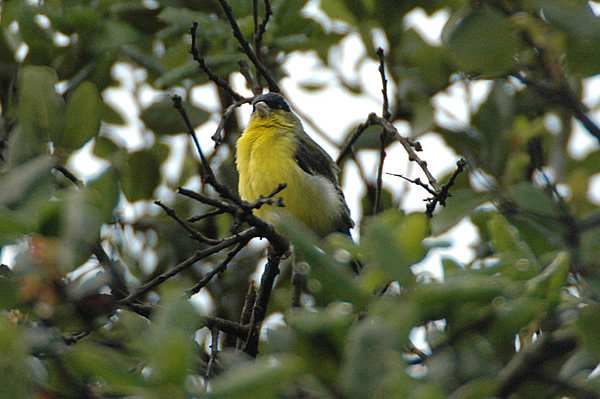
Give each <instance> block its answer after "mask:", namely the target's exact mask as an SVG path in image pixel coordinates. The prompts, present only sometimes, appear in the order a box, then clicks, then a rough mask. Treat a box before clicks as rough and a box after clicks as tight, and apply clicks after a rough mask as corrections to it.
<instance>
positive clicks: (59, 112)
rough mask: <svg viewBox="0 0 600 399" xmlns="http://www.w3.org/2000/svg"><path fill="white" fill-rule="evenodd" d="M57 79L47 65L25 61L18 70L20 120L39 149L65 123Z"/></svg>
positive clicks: (29, 137) (25, 134)
mask: <svg viewBox="0 0 600 399" xmlns="http://www.w3.org/2000/svg"><path fill="white" fill-rule="evenodd" d="M57 81H58V78H57V77H56V72H54V70H53V69H51V68H48V67H43V66H32V65H26V66H24V67H23V68H21V70H20V71H19V106H18V120H19V124H20V126H21V128H22V129H23V135H24V136H25V137H26V138H27V140H29V141H30V143H29V145H30V146H32V147H36V148H38V151H39V152H40V153H41V152H42V151H43V149H44V148H46V143H47V142H48V141H49V140H50V139H51V138H54V137H58V136H59V134H60V131H61V128H62V124H63V106H64V102H63V100H62V98H61V97H60V96H59V95H58V94H57V93H56V91H55V90H54V85H55V84H56V83H57Z"/></svg>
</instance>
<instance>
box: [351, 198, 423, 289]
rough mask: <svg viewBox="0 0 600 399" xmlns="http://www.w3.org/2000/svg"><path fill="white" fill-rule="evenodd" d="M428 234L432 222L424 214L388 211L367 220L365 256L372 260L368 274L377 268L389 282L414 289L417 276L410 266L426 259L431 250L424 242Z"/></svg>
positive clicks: (364, 243)
mask: <svg viewBox="0 0 600 399" xmlns="http://www.w3.org/2000/svg"><path fill="white" fill-rule="evenodd" d="M428 235H429V226H428V219H427V216H425V215H424V214H422V213H412V214H409V215H403V214H402V213H401V212H399V211H398V210H395V209H388V210H386V211H384V212H382V213H380V214H379V215H377V216H376V217H373V218H371V219H369V220H367V222H366V223H365V225H364V234H363V237H362V239H361V246H362V247H363V248H364V250H365V256H366V257H367V258H369V259H370V260H371V261H370V262H368V263H367V269H366V271H367V272H368V269H369V268H374V267H377V269H378V270H380V271H381V272H383V274H384V275H385V280H392V281H398V282H400V284H401V285H402V286H403V287H410V286H412V285H413V284H414V283H415V276H414V275H413V274H412V272H411V271H410V266H412V265H413V264H415V263H417V262H419V261H420V260H421V259H423V257H425V254H426V253H427V248H426V247H425V246H424V245H423V243H422V241H423V240H424V239H425V238H426V237H427V236H428ZM371 262H373V263H371Z"/></svg>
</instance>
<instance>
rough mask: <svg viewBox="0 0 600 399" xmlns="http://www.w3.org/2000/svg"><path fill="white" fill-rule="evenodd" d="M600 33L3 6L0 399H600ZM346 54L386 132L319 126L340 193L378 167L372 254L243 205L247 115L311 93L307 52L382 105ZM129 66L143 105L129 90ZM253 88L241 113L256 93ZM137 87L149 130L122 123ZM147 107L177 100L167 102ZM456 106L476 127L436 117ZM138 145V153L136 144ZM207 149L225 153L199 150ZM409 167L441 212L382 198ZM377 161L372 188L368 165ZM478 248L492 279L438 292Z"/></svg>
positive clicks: (51, 0) (490, 18) (263, 7)
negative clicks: (301, 72)
mask: <svg viewBox="0 0 600 399" xmlns="http://www.w3.org/2000/svg"><path fill="white" fill-rule="evenodd" d="M599 10H600V5H599V4H598V3H597V2H592V1H581V0H579V1H563V0H544V1H541V0H503V1H500V0H472V1H466V0H453V1H444V2H442V1H412V2H408V1H394V0H322V1H320V2H318V1H308V2H307V1H306V0H253V1H243V0H199V1H191V0H145V1H134V0H130V1H127V0H119V1H117V0H103V1H96V2H89V1H84V0H40V1H36V0H30V1H23V0H8V1H5V2H3V3H2V4H1V5H0V109H1V117H0V173H1V174H0V187H1V190H0V245H1V247H0V255H2V259H3V260H4V262H6V263H7V265H2V266H1V267H0V386H2V394H3V395H4V396H5V397H11V398H13V399H18V398H29V397H37V398H138V397H156V398H164V397H175V398H179V397H181V398H189V397H198V398H201V397H215V398H229V397H230V398H241V397H243V398H270V397H283V398H300V397H302V398H396V397H397V398H447V397H451V398H484V397H499V398H508V397H511V398H564V397H568V398H600V379H599V378H598V375H599V372H598V370H597V366H598V364H599V363H600V339H599V337H600V335H599V334H598V331H600V304H599V301H600V273H599V270H600V263H599V259H600V245H598V244H599V243H600V210H599V209H598V205H599V203H600V198H599V196H598V189H599V186H598V176H599V173H600V146H598V141H600V127H599V125H600V117H599V116H598V115H599V113H598V107H600V95H598V92H597V88H598V78H597V75H598V74H599V73H600V45H599V44H600V20H599V18H598V16H597V15H598V13H599ZM416 11H419V12H423V13H424V14H426V15H430V16H431V15H436V14H437V15H443V16H445V17H446V18H445V19H446V22H445V25H444V28H443V31H442V35H441V40H440V42H439V43H438V42H432V41H431V40H429V39H428V38H427V37H424V36H425V35H423V33H422V32H419V31H418V30H415V29H414V28H412V27H408V26H410V24H409V21H410V20H411V18H413V17H414V13H415V12H416ZM438 13H441V14H438ZM349 35H355V36H357V37H359V38H360V41H361V42H362V45H363V46H364V48H365V53H364V54H363V55H361V56H360V57H361V58H360V60H359V63H363V62H366V61H373V62H376V63H378V64H379V66H380V68H379V74H380V75H379V76H380V79H379V80H380V82H381V83H380V87H378V88H377V91H379V90H381V106H380V107H379V108H377V109H365V110H364V118H363V122H362V123H360V124H358V125H356V126H354V127H353V128H352V129H350V130H349V131H347V132H343V140H342V141H337V140H333V139H331V138H328V137H327V136H326V135H324V134H322V133H321V132H320V129H319V127H318V125H317V124H315V123H314V121H311V120H310V119H309V118H307V116H306V115H303V114H302V112H301V110H299V109H295V111H297V112H298V114H299V116H300V117H301V118H304V122H305V124H306V125H311V127H312V128H313V129H314V130H315V131H316V132H319V133H320V134H321V137H320V138H321V139H323V140H328V141H329V143H330V144H331V145H332V146H333V147H337V149H338V152H337V153H336V154H332V155H335V157H334V158H336V157H337V159H336V161H337V163H338V164H339V165H340V168H341V170H342V173H347V169H348V167H349V166H353V167H355V168H357V170H358V175H359V176H360V179H358V181H356V182H353V184H356V185H358V186H360V190H358V192H361V193H363V194H361V195H362V198H360V204H361V218H360V220H356V222H357V224H358V225H359V226H360V229H359V231H360V234H357V235H356V237H355V238H356V240H355V242H353V241H352V240H351V239H350V238H349V237H346V236H343V235H339V234H333V235H330V236H329V237H327V238H326V239H324V240H320V239H319V238H317V237H316V236H315V235H314V233H313V232H311V231H309V230H307V229H306V227H304V226H302V225H301V224H299V223H298V222H297V221H295V220H287V219H285V220H282V221H281V227H280V229H281V230H277V231H276V230H274V229H273V227H272V226H270V225H269V224H267V223H266V222H264V221H263V220H261V219H259V218H257V217H255V216H254V215H253V214H252V210H253V209H256V208H257V207H259V206H262V205H264V204H265V203H273V202H277V201H278V200H277V194H278V193H279V192H280V191H281V190H285V187H284V186H280V187H278V188H277V189H276V190H275V191H274V192H273V193H272V195H271V196H269V197H268V198H261V199H259V200H258V201H256V202H255V203H251V204H249V203H246V202H244V201H242V200H241V199H240V198H239V197H238V195H237V191H236V188H237V174H236V172H235V166H234V154H235V142H236V140H237V138H238V137H239V135H240V134H241V132H242V130H243V128H244V126H242V123H241V122H240V120H239V115H238V113H237V110H238V109H239V108H240V107H245V106H247V104H248V103H249V102H250V101H251V100H252V97H253V95H258V94H260V93H262V92H263V91H266V90H269V91H280V90H281V88H280V86H281V82H282V80H283V79H285V78H292V79H293V78H294V76H289V72H288V70H287V69H286V68H285V65H286V60H287V59H288V56H289V55H293V54H297V53H298V52H301V53H304V54H310V55H311V56H313V57H315V58H316V59H318V60H319V62H320V63H321V64H322V67H323V68H324V69H326V70H329V71H331V72H332V73H331V74H330V75H328V76H331V77H332V79H335V81H336V84H339V85H340V86H341V87H343V89H344V90H345V91H346V92H348V93H352V94H353V95H356V96H367V95H368V93H367V91H368V90H367V88H366V87H365V86H364V85H361V84H360V82H357V81H356V80H353V79H346V78H345V76H344V74H342V73H340V67H341V66H340V65H339V63H338V60H337V59H336V57H334V56H333V53H334V52H333V49H336V48H338V49H339V46H340V43H342V41H343V40H344V39H345V38H347V37H348V36H349ZM119 66H128V67H129V68H131V69H132V70H133V71H135V80H134V81H133V82H127V84H121V85H120V83H119V81H117V79H116V75H115V70H116V69H117V68H118V67H119ZM240 75H241V76H243V77H244V81H245V83H246V87H245V88H244V90H243V91H242V90H239V91H237V90H236V89H235V88H234V86H232V81H233V80H234V79H235V78H237V77H239V76H240ZM329 83H330V82H321V81H318V82H307V83H306V82H305V84H304V85H302V90H310V91H313V92H315V93H319V92H321V91H323V90H324V89H326V87H327V85H328V84H329ZM480 84H484V86H485V94H484V95H482V96H480V97H479V98H474V97H473V92H474V90H473V88H474V87H479V86H477V85H480ZM238 86H239V85H238ZM388 86H393V88H394V90H388ZM236 87H237V86H236ZM115 88H119V89H120V90H121V92H122V93H123V92H126V93H127V94H128V95H129V96H130V98H131V99H133V101H132V103H131V104H129V105H128V104H126V103H125V102H119V101H114V97H113V98H112V99H111V98H109V97H110V96H109V94H108V93H110V91H111V90H113V89H115ZM199 88H202V89H207V88H209V89H212V90H214V92H215V93H217V95H216V97H215V98H216V99H217V103H215V101H213V100H212V99H206V98H202V97H200V98H199V97H198V96H194V92H195V91H196V90H197V89H199ZM147 89H151V90H152V91H153V92H161V93H164V95H163V96H158V97H156V96H155V97H153V101H152V102H150V103H148V102H147V101H145V100H144V96H143V92H144V90H147ZM368 89H371V90H372V87H369V88H368ZM457 89H460V90H462V92H463V93H465V99H464V105H465V106H466V109H467V117H466V119H467V120H466V121H465V120H461V119H460V118H453V117H452V112H453V111H452V109H449V108H444V107H443V106H441V105H440V103H439V101H437V99H439V97H440V96H442V95H445V94H448V93H452V92H453V91H455V90H457ZM292 100H293V98H292ZM292 105H293V101H292ZM331 106H332V107H334V106H337V104H332V105H331ZM340 106H341V105H340ZM440 113H442V114H445V115H446V116H449V118H445V119H444V118H439V115H440ZM348 117H350V116H348ZM132 119H133V120H132ZM448 120H450V122H449V121H448ZM400 124H402V126H408V128H407V129H408V132H409V134H408V135H404V133H403V131H402V132H399V130H398V126H400ZM127 126H129V128H131V126H134V129H138V130H139V133H140V136H141V137H142V139H141V142H142V144H141V145H140V146H138V147H136V148H130V147H129V146H128V145H127V143H126V141H125V140H124V139H123V136H122V132H123V128H124V127H127ZM206 126H214V127H215V128H214V130H212V133H211V134H212V137H211V139H212V141H211V145H210V146H206V145H205V143H206V142H207V141H206V137H201V138H200V140H199V139H198V137H197V135H196V133H195V131H196V130H197V129H202V128H204V130H203V131H205V128H206ZM401 133H402V134H401ZM424 134H434V135H436V136H437V137H439V138H440V139H441V140H443V142H444V143H445V145H446V146H448V148H450V149H452V151H454V152H455V153H456V154H458V156H457V159H456V160H455V161H454V162H453V163H452V164H451V165H448V167H449V169H448V170H451V172H450V173H448V174H447V175H445V176H437V175H435V174H434V173H432V172H431V171H430V169H429V167H428V164H427V160H428V159H431V158H433V157H435V156H436V155H435V154H436V152H435V149H434V148H428V147H427V146H424V145H422V144H421V143H420V142H419V138H420V137H422V136H423V135H424ZM583 138H589V139H591V140H587V141H586V140H584V139H583ZM181 139H184V140H185V141H186V143H187V147H186V150H185V151H184V152H185V153H184V154H181V151H178V150H177V146H176V145H174V143H175V141H176V140H180V141H181ZM584 143H588V144H584ZM589 143H592V144H589ZM394 145H399V146H400V148H401V149H402V150H403V156H404V157H405V159H406V162H407V163H410V164H411V165H413V167H412V169H410V172H407V174H406V175H403V176H402V177H400V176H398V180H397V181H398V187H400V185H402V184H406V181H408V182H409V183H408V184H410V186H411V187H412V188H413V189H415V190H421V191H422V193H423V194H422V197H423V200H424V201H423V206H422V209H420V210H419V211H416V212H405V211H403V210H402V209H401V208H402V207H401V206H400V204H401V199H400V198H399V197H398V195H397V193H398V187H390V186H389V185H383V184H382V180H383V175H384V173H385V172H390V173H401V172H399V171H395V170H388V169H386V151H387V150H389V149H390V148H391V146H394ZM574 149H576V150H577V151H574ZM367 152H370V153H373V154H376V157H375V158H369V159H374V160H375V162H376V164H373V165H364V164H363V163H361V161H360V155H361V154H362V153H367ZM82 154H83V156H86V155H85V154H88V155H87V156H91V154H93V156H95V157H96V158H98V159H100V160H103V161H104V165H106V166H105V167H103V169H102V171H101V173H99V175H98V176H96V177H94V178H93V179H89V180H86V181H83V180H82V179H81V177H80V176H78V175H77V170H74V169H72V168H71V167H70V165H72V164H73V159H74V157H75V156H82ZM172 165H177V166H176V167H173V166H172ZM367 168H368V169H369V170H377V172H376V173H375V174H374V176H370V174H369V173H365V169H367ZM167 169H169V170H167ZM403 178H404V179H403ZM282 183H285V182H282ZM274 189H275V187H274ZM283 205H285V204H283ZM315 206H318V204H315ZM464 221H468V222H469V223H471V224H472V225H473V226H474V231H475V234H476V237H475V244H474V246H473V252H474V256H473V259H472V260H470V261H469V262H462V261H459V260H457V259H456V258H455V257H452V256H445V257H443V258H442V259H441V261H440V263H441V264H440V265H439V266H440V268H441V270H442V274H441V275H437V274H434V273H431V272H430V271H428V270H421V269H418V268H416V267H414V266H415V265H418V264H420V263H421V262H422V261H424V260H428V259H430V256H431V253H432V250H433V249H435V248H440V247H444V246H445V245H447V243H446V242H445V241H444V240H442V239H440V236H442V235H443V234H445V233H447V232H449V231H452V229H453V228H454V227H456V226H457V225H458V224H459V223H460V222H464ZM279 232H282V233H284V235H280V234H279ZM455 239H457V240H461V239H466V238H464V237H455ZM290 241H291V243H292V244H293V250H294V252H295V255H293V256H290V251H291V247H290ZM265 243H268V251H266V250H265V246H266V245H262V244H265ZM295 259H301V261H299V260H298V262H296V265H295V267H292V263H293V262H294V260H295ZM352 259H358V260H360V262H361V263H362V264H363V266H364V268H363V269H362V270H361V272H360V274H359V275H358V276H354V275H353V274H352V273H350V272H349V269H348V263H349V262H350V261H351V260H352ZM292 304H293V305H294V306H291V305H292Z"/></svg>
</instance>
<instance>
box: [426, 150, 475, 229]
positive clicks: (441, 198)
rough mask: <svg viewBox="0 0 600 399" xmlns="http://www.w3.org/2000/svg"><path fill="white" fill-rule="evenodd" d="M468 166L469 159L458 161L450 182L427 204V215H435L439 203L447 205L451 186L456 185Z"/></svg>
mask: <svg viewBox="0 0 600 399" xmlns="http://www.w3.org/2000/svg"><path fill="white" fill-rule="evenodd" d="M466 166H467V161H465V160H464V159H463V158H461V159H459V160H458V161H457V162H456V170H455V171H454V173H453V174H452V176H450V180H448V182H447V183H446V184H444V185H443V186H442V188H441V189H440V190H439V191H438V192H437V193H436V194H435V195H434V197H433V198H432V199H431V200H430V201H429V203H428V204H427V216H429V217H432V216H433V211H434V210H435V207H436V205H437V204H438V203H439V204H440V205H442V206H446V200H447V199H448V197H450V187H452V186H453V185H454V182H455V181H456V178H457V177H458V175H459V174H461V173H462V171H463V170H464V169H465V167H466Z"/></svg>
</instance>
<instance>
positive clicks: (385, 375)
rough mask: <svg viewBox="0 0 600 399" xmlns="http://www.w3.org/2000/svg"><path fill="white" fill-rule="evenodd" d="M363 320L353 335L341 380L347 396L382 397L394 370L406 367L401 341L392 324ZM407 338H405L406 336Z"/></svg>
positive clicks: (347, 347)
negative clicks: (401, 350) (400, 347)
mask: <svg viewBox="0 0 600 399" xmlns="http://www.w3.org/2000/svg"><path fill="white" fill-rule="evenodd" d="M374 321H375V320H369V319H366V320H362V322H361V323H359V324H358V325H357V326H356V327H354V328H353V329H352V331H351V333H350V334H349V337H348V342H347V344H346V347H345V349H346V350H345V352H346V353H345V356H344V357H345V361H344V365H343V368H342V370H341V371H340V382H341V386H342V387H343V389H344V391H345V392H346V394H347V397H355V398H365V399H367V398H379V397H382V396H381V392H382V391H383V390H384V389H385V385H386V383H389V381H388V380H389V379H390V377H391V375H389V374H390V371H393V370H401V369H402V368H403V367H405V364H404V361H403V360H402V357H401V355H400V353H399V352H398V351H397V350H396V349H397V348H398V347H399V344H400V337H397V336H396V335H395V334H394V333H393V331H392V330H391V329H390V328H389V326H387V325H385V324H383V323H377V322H374ZM402 338H404V337H402Z"/></svg>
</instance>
